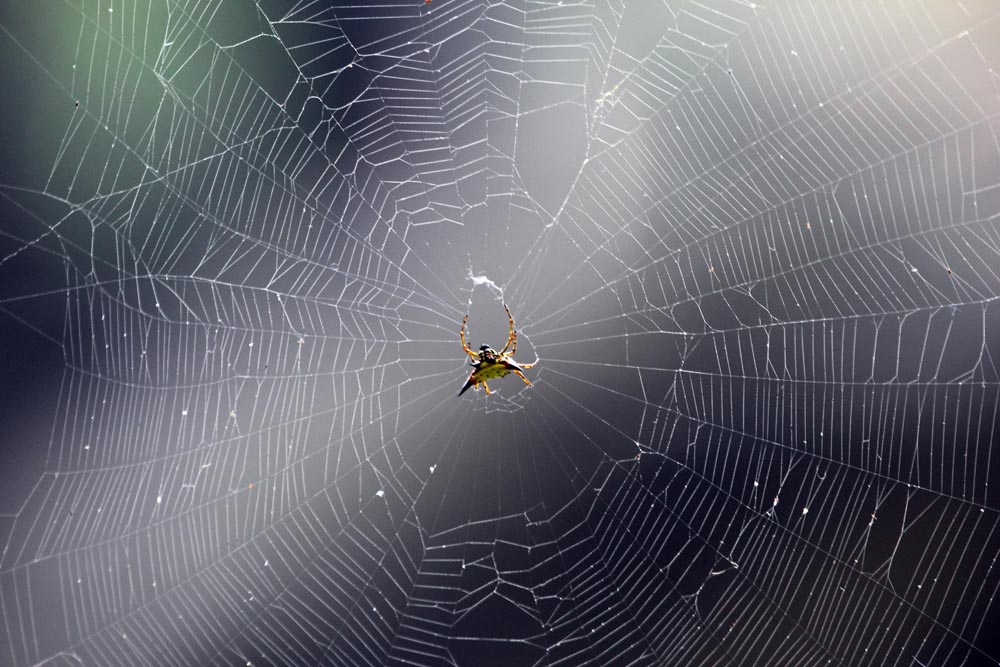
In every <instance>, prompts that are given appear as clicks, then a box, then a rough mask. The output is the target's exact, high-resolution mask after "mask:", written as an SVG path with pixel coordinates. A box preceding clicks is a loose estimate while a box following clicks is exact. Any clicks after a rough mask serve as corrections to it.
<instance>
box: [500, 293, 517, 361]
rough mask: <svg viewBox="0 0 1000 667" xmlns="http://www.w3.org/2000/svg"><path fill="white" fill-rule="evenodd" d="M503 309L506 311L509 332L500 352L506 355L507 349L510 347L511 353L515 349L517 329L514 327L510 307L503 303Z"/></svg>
mask: <svg viewBox="0 0 1000 667" xmlns="http://www.w3.org/2000/svg"><path fill="white" fill-rule="evenodd" d="M503 309H504V310H506V311H507V320H508V321H509V322H510V333H509V334H507V344H506V345H504V346H503V349H502V350H500V354H501V355H507V354H508V352H507V349H508V348H510V353H509V354H511V355H513V354H514V352H515V351H517V331H516V330H515V329H514V316H513V315H511V314H510V308H508V307H507V304H506V303H505V304H504V305H503Z"/></svg>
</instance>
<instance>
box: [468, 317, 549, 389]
mask: <svg viewBox="0 0 1000 667" xmlns="http://www.w3.org/2000/svg"><path fill="white" fill-rule="evenodd" d="M503 309H504V310H506V311H507V319H508V320H509V321H510V334H508V336H507V344H506V345H504V346H503V349H502V350H500V351H499V352H497V351H496V350H494V349H493V348H492V347H490V346H489V345H482V346H480V347H479V352H473V351H472V348H470V347H469V344H468V343H466V342H465V325H466V324H468V322H469V316H468V315H466V316H465V319H464V320H462V330H461V332H460V333H459V336H461V338H462V349H463V350H465V353H466V354H467V355H469V357H470V358H471V359H472V363H471V364H469V365H470V366H472V367H473V368H474V369H475V370H474V371H472V375H470V376H469V379H468V380H467V381H466V383H465V386H464V387H462V391H460V392H458V395H459V396H461V395H462V394H464V393H465V392H466V390H467V389H468V388H469V387H472V388H474V389H475V390H476V391H479V385H483V389H485V390H486V393H487V394H492V393H493V392H491V391H490V387H489V385H487V384H486V381H487V380H492V379H494V378H502V377H504V376H506V375H508V374H510V373H514V374H515V375H517V376H518V377H519V378H521V379H522V380H524V384H526V385H528V386H529V387H530V386H531V382H530V381H528V378H526V377H524V373H522V372H521V371H523V370H525V369H527V368H531V367H532V366H534V365H535V364H519V363H517V362H516V361H514V360H513V359H511V357H513V356H514V352H516V351H517V330H515V329H514V318H513V317H512V316H511V314H510V308H508V307H507V304H504V307H503ZM508 349H509V350H510V352H508V351H507V350H508Z"/></svg>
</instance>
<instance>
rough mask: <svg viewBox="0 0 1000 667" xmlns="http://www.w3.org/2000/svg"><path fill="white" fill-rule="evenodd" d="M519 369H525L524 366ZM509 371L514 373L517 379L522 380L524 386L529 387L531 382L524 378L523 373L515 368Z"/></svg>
mask: <svg viewBox="0 0 1000 667" xmlns="http://www.w3.org/2000/svg"><path fill="white" fill-rule="evenodd" d="M521 368H527V367H526V366H521ZM511 370H512V371H513V372H514V373H516V374H517V377H519V378H521V379H522V380H524V384H526V385H528V386H529V387H530V386H531V380H529V379H528V378H526V377H524V373H522V372H521V371H519V370H517V369H516V368H512V369H511Z"/></svg>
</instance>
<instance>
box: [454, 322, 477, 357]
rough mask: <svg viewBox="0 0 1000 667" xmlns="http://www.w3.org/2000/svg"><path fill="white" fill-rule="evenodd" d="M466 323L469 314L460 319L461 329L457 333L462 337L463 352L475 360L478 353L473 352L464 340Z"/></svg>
mask: <svg viewBox="0 0 1000 667" xmlns="http://www.w3.org/2000/svg"><path fill="white" fill-rule="evenodd" d="M468 323H469V316H468V315H466V316H465V318H464V319H463V320H462V329H461V331H459V333H458V335H459V336H460V337H461V339H462V349H463V350H465V353H466V354H467V355H469V356H470V357H472V360H473V361H476V360H478V359H479V355H478V354H476V353H475V352H473V351H472V350H471V349H470V348H469V344H468V343H466V342H465V325H466V324H468Z"/></svg>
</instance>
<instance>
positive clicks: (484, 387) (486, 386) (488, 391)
mask: <svg viewBox="0 0 1000 667" xmlns="http://www.w3.org/2000/svg"><path fill="white" fill-rule="evenodd" d="M479 384H481V385H483V389H485V390H486V393H487V394H492V393H493V392H492V391H490V386H489V385H488V384H486V382H480V383H479Z"/></svg>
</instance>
